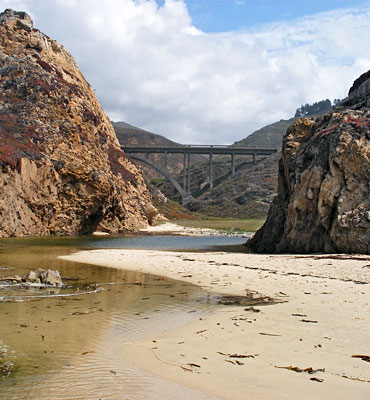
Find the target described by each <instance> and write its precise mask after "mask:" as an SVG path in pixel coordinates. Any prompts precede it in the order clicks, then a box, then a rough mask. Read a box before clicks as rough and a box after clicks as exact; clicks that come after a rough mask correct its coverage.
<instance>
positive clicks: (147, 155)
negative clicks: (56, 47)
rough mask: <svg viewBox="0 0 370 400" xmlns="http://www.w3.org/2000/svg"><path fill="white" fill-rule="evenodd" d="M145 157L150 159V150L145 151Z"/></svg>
mask: <svg viewBox="0 0 370 400" xmlns="http://www.w3.org/2000/svg"><path fill="white" fill-rule="evenodd" d="M145 157H146V159H147V160H149V151H148V152H146V153H145Z"/></svg>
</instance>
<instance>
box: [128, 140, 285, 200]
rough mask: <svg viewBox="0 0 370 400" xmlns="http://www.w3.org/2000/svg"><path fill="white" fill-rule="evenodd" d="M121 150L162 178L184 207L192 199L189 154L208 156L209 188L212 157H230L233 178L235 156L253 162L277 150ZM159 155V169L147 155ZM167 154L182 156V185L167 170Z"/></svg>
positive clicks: (187, 147)
mask: <svg viewBox="0 0 370 400" xmlns="http://www.w3.org/2000/svg"><path fill="white" fill-rule="evenodd" d="M121 149H122V150H123V151H124V152H125V153H126V154H128V155H129V156H130V157H131V158H132V159H134V160H137V161H140V162H142V163H144V164H146V165H148V166H150V167H151V168H153V169H154V170H156V171H157V172H159V173H160V174H161V175H162V176H164V177H165V178H166V179H168V181H169V182H170V183H171V184H172V185H173V186H174V187H175V189H176V190H177V191H178V192H179V193H180V195H181V199H182V204H183V205H185V204H186V203H188V202H189V201H191V200H192V199H193V196H192V193H191V191H190V177H191V174H190V171H191V157H190V156H191V154H201V155H208V156H209V187H210V188H211V189H212V188H213V187H214V183H215V178H214V171H213V161H214V155H229V156H230V171H229V174H228V176H233V175H234V174H235V172H236V167H235V156H237V155H245V156H251V157H252V159H253V162H255V161H256V157H257V156H268V155H270V154H273V153H276V152H277V151H278V149H273V148H258V147H230V146H226V145H225V146H224V145H213V146H212V145H207V146H201V145H190V144H189V145H179V146H121ZM153 153H157V154H158V153H159V154H163V155H164V160H165V162H164V165H165V167H164V168H161V167H159V166H158V165H156V164H155V163H154V162H153V161H151V160H149V155H150V154H153ZM168 154H183V156H184V161H183V174H182V175H183V176H182V185H180V184H179V183H178V182H177V181H176V180H175V178H174V177H173V176H172V175H171V174H170V173H169V171H168V170H167V155H168Z"/></svg>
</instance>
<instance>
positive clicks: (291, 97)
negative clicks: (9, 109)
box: [0, 0, 370, 144]
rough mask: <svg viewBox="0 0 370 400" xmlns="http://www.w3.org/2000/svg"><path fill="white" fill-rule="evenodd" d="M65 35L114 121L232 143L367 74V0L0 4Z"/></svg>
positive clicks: (29, 0)
mask: <svg viewBox="0 0 370 400" xmlns="http://www.w3.org/2000/svg"><path fill="white" fill-rule="evenodd" d="M5 8H13V9H15V10H19V11H20V10H22V11H27V12H28V13H29V14H30V15H31V17H32V19H33V20H34V25H35V27H37V28H38V29H40V30H41V31H42V32H44V33H46V34H47V35H48V36H50V37H51V38H53V39H56V40H58V41H59V42H60V43H61V44H63V45H64V47H65V48H66V49H67V50H68V51H69V52H70V53H71V54H72V56H73V57H74V58H75V59H76V61H77V63H78V65H79V67H80V70H81V72H82V73H83V74H84V76H85V78H86V79H87V80H88V82H89V83H90V84H91V86H92V87H93V88H94V89H95V93H96V95H97V97H98V99H99V101H100V103H101V105H102V107H103V109H104V111H105V112H106V113H107V114H108V116H109V117H110V118H111V120H113V121H125V122H127V123H130V124H132V125H135V126H138V127H140V128H143V129H146V130H149V131H151V132H154V133H158V134H161V135H164V136H166V137H168V138H169V139H172V140H175V141H177V142H180V143H184V144H230V143H233V142H234V141H237V140H240V139H242V138H244V137H246V136H248V135H249V134H251V133H252V132H253V131H255V130H257V129H259V128H261V127H262V126H264V125H266V124H269V123H273V122H275V121H278V120H280V119H288V118H291V117H292V116H293V115H294V113H295V110H296V109H297V108H298V107H300V106H301V105H302V104H306V103H313V102H316V101H320V100H322V99H327V98H329V99H330V100H333V99H337V98H344V97H345V96H346V95H347V93H348V90H349V88H350V87H351V85H352V83H353V81H354V80H355V79H356V78H357V77H358V76H360V75H361V74H362V73H364V72H366V71H367V70H369V69H370V40H369V37H370V0H366V1H365V0H320V1H319V0H104V1H101V0H0V9H1V10H4V9H5Z"/></svg>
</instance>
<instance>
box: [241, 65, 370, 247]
mask: <svg viewBox="0 0 370 400" xmlns="http://www.w3.org/2000/svg"><path fill="white" fill-rule="evenodd" d="M369 97H370V73H369V72H368V73H367V74H364V75H363V76H361V77H360V78H359V79H357V80H356V81H355V83H354V85H353V87H352V88H351V90H350V92H349V97H348V99H347V100H346V101H345V102H343V103H342V105H341V106H340V107H337V108H336V109H334V110H333V111H331V112H329V113H327V114H325V115H323V116H320V117H316V118H310V119H308V118H302V119H298V120H297V121H296V122H295V123H294V124H293V125H292V126H291V127H290V128H288V130H287V133H286V135H285V137H284V141H283V149H282V157H281V159H280V162H279V178H278V195H277V196H276V197H275V199H274V201H273V203H272V205H271V207H270V210H269V214H268V218H267V221H266V223H265V224H264V226H263V227H262V228H261V229H260V230H259V231H258V232H257V233H256V234H255V236H254V237H253V238H252V239H251V240H249V241H248V242H247V247H248V248H249V249H251V250H253V251H257V252H271V253H282V252H291V253H312V252H326V253H329V252H345V253H362V254H370V102H369Z"/></svg>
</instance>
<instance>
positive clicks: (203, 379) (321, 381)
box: [63, 228, 370, 400]
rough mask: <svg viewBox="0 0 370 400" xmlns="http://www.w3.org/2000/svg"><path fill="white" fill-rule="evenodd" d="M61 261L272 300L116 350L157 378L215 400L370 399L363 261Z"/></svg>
mask: <svg viewBox="0 0 370 400" xmlns="http://www.w3.org/2000/svg"><path fill="white" fill-rule="evenodd" d="M161 229H162V228H161ZM63 259H68V260H73V261H78V262H83V263H89V264H96V265H101V266H106V267H109V268H120V269H126V270H133V271H140V272H145V273H151V274H156V275H160V276H163V277H168V278H173V279H177V280H183V281H186V282H190V283H193V284H195V285H199V286H201V287H202V288H203V289H204V290H205V291H207V292H212V293H219V294H222V295H235V296H245V295H247V296H248V297H250V298H255V299H258V298H260V299H262V300H264V299H266V297H269V298H272V299H274V302H275V303H274V304H261V305H258V304H256V305H254V306H253V307H251V306H248V305H220V306H219V307H217V308H216V310H215V311H214V312H213V313H212V314H211V315H209V316H207V317H204V318H201V319H197V320H194V321H193V322H192V323H190V324H188V325H186V326H184V327H181V328H179V329H176V330H170V331H165V332H162V333H161V334H160V335H156V336H155V337H148V338H147V339H146V340H141V341H137V342H129V343H122V347H121V348H120V349H117V351H120V352H121V353H122V356H123V357H124V358H126V359H128V360H129V361H131V362H132V363H133V364H135V365H136V366H138V367H139V368H141V369H143V370H145V371H148V372H150V373H152V374H154V375H157V376H158V377H161V378H164V379H166V380H169V381H172V382H176V383H178V384H180V385H183V386H187V387H190V388H193V389H196V390H198V391H201V392H204V393H206V394H208V395H210V396H214V397H215V398H219V399H259V400H265V399H266V400H267V399H277V400H280V399H291V400H293V399H307V400H308V399H325V400H328V399H333V400H334V399H335V400H340V399H343V400H344V399H346V400H348V399H351V400H360V399H361V400H365V399H366V400H368V399H369V398H370V362H369V361H370V357H369V356H370V257H369V256H350V255H337V254H336V255H309V256H307V255H257V254H239V253H222V252H217V253H216V252H213V253H184V252H181V253H179V252H163V251H149V250H122V249H118V250H92V251H83V252H80V253H76V254H72V255H70V256H64V257H63ZM365 356H367V357H365Z"/></svg>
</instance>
